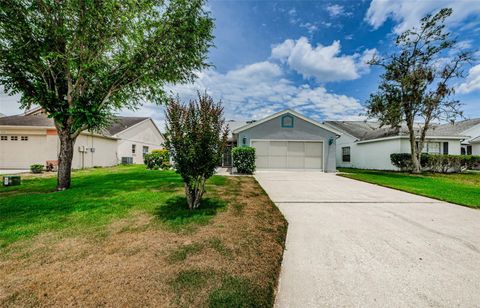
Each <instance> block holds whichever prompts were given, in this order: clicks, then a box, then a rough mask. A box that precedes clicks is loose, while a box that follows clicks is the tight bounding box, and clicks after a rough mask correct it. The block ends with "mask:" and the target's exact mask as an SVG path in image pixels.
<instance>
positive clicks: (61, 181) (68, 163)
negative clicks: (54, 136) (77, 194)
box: [57, 130, 76, 190]
mask: <svg viewBox="0 0 480 308" xmlns="http://www.w3.org/2000/svg"><path fill="white" fill-rule="evenodd" d="M58 137H59V138H60V152H59V153H58V175H57V190H66V189H68V188H70V183H71V176H72V160H73V147H74V145H75V140H76V138H71V136H70V133H69V132H68V130H59V131H58Z"/></svg>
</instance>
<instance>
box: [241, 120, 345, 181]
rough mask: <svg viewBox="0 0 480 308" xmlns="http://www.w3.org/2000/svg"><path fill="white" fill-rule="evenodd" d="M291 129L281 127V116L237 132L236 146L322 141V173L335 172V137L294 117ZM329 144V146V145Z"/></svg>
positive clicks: (333, 134) (329, 132) (325, 130)
mask: <svg viewBox="0 0 480 308" xmlns="http://www.w3.org/2000/svg"><path fill="white" fill-rule="evenodd" d="M288 115H290V116H292V117H293V118H294V122H293V127H282V117H284V116H285V114H282V115H280V116H278V117H276V118H273V119H271V120H269V121H266V122H264V123H260V124H258V125H256V126H253V127H251V128H248V129H246V130H244V131H241V132H239V134H238V136H237V146H250V145H251V140H252V139H253V140H256V139H264V140H298V141H323V146H324V158H323V159H324V168H325V169H324V171H325V172H335V171H336V158H335V146H336V139H337V135H336V134H335V133H333V132H331V131H329V130H327V129H324V128H321V127H319V126H317V125H314V124H312V123H310V122H307V121H305V120H303V119H301V118H298V117H296V116H295V115H292V114H288ZM330 143H331V144H330Z"/></svg>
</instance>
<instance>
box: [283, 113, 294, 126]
mask: <svg viewBox="0 0 480 308" xmlns="http://www.w3.org/2000/svg"><path fill="white" fill-rule="evenodd" d="M282 127H293V117H292V116H291V115H284V116H283V117H282Z"/></svg>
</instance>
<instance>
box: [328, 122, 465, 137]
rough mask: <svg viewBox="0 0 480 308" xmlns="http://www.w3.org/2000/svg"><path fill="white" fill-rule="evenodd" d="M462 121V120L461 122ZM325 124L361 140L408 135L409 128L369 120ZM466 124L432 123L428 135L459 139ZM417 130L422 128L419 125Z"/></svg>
mask: <svg viewBox="0 0 480 308" xmlns="http://www.w3.org/2000/svg"><path fill="white" fill-rule="evenodd" d="M459 123H460V122H459ZM325 124H327V125H330V126H333V127H334V128H337V129H338V130H340V131H343V132H345V133H347V134H349V135H351V136H353V137H355V138H356V139H358V140H359V141H367V140H375V139H380V138H387V137H398V136H408V128H407V126H406V125H402V126H401V127H399V128H391V127H390V126H383V127H380V123H379V122H369V121H326V122H325ZM464 127H466V125H459V126H456V125H451V124H442V125H438V124H436V125H432V127H431V129H430V130H428V131H427V136H428V137H458V138H459V139H461V138H463V137H465V136H463V135H462V132H463V131H464V130H465V129H463V128H464ZM416 130H417V131H419V130H420V126H419V125H417V127H416Z"/></svg>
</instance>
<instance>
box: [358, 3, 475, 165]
mask: <svg viewBox="0 0 480 308" xmlns="http://www.w3.org/2000/svg"><path fill="white" fill-rule="evenodd" d="M451 14H452V10H451V9H449V8H444V9H441V10H440V11H439V12H438V13H437V14H435V15H433V16H432V15H427V16H425V17H424V18H422V20H421V24H420V27H419V28H418V29H417V28H413V29H411V30H407V31H405V32H404V33H402V34H400V35H399V36H398V37H397V39H396V42H395V43H396V45H397V46H398V48H399V51H398V52H397V53H395V54H393V55H390V56H388V57H385V58H380V57H374V58H373V59H372V60H371V61H370V64H372V65H378V66H381V67H383V68H384V69H385V73H384V74H383V75H382V76H381V78H382V80H381V83H380V86H379V88H378V91H377V93H375V94H372V95H371V96H370V99H369V100H368V102H367V114H368V116H370V117H375V118H378V120H379V121H380V123H381V125H382V126H383V125H389V126H391V127H392V128H397V129H398V128H400V127H401V125H402V124H403V123H406V126H407V127H408V132H409V138H410V148H411V157H412V166H413V168H412V169H413V172H414V173H420V172H421V165H420V155H421V151H422V149H423V146H424V142H425V136H426V133H427V131H428V130H429V129H430V127H431V124H432V121H434V120H452V121H453V120H454V119H455V118H456V117H457V116H459V115H461V114H462V113H461V111H460V108H459V107H460V103H459V101H457V100H453V99H450V96H451V95H452V94H454V87H453V85H451V83H452V81H453V80H455V79H456V78H460V77H463V71H462V66H463V65H464V64H465V62H468V61H469V60H470V53H469V52H467V51H462V50H460V49H459V48H457V46H456V45H455V41H454V40H451V39H450V33H448V32H446V31H445V25H444V22H445V19H446V18H447V17H448V16H450V15H451ZM420 121H421V122H420Z"/></svg>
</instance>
